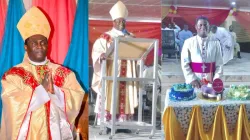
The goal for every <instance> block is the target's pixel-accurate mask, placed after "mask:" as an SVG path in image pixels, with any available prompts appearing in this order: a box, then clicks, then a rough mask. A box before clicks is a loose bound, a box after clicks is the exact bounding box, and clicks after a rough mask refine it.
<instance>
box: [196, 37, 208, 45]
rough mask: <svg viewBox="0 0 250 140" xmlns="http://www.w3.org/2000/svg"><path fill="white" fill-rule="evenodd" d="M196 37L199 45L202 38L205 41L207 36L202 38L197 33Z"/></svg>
mask: <svg viewBox="0 0 250 140" xmlns="http://www.w3.org/2000/svg"><path fill="white" fill-rule="evenodd" d="M197 39H198V43H199V45H200V46H201V43H202V40H204V41H205V42H206V41H207V39H208V37H205V38H202V37H200V36H199V35H197Z"/></svg>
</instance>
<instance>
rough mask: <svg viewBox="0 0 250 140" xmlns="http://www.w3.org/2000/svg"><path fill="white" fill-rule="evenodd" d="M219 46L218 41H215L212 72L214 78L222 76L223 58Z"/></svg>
mask: <svg viewBox="0 0 250 140" xmlns="http://www.w3.org/2000/svg"><path fill="white" fill-rule="evenodd" d="M220 48H221V46H220V42H219V41H216V49H217V50H216V62H215V73H214V78H213V79H216V78H220V79H221V78H222V74H223V68H222V67H223V58H222V56H221V49H220Z"/></svg>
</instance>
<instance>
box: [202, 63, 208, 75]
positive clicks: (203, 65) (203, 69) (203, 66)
mask: <svg viewBox="0 0 250 140" xmlns="http://www.w3.org/2000/svg"><path fill="white" fill-rule="evenodd" d="M201 68H202V72H203V73H204V72H205V69H206V68H207V67H206V66H205V64H204V63H203V64H202V66H201Z"/></svg>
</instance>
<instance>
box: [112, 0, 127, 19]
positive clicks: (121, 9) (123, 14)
mask: <svg viewBox="0 0 250 140" xmlns="http://www.w3.org/2000/svg"><path fill="white" fill-rule="evenodd" d="M109 14H110V15H111V17H112V20H115V19H117V18H124V19H126V18H127V17H128V9H127V8H126V6H125V5H124V4H123V3H122V2H121V1H118V2H117V3H116V4H115V5H114V6H113V7H112V8H111V9H110V11H109Z"/></svg>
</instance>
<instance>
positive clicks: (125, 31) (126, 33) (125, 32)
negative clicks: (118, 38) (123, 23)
mask: <svg viewBox="0 0 250 140" xmlns="http://www.w3.org/2000/svg"><path fill="white" fill-rule="evenodd" d="M122 32H123V33H124V35H130V33H129V32H128V31H127V30H126V29H123V30H122Z"/></svg>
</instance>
